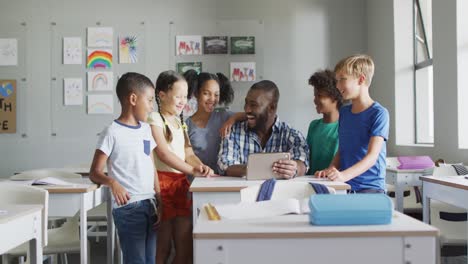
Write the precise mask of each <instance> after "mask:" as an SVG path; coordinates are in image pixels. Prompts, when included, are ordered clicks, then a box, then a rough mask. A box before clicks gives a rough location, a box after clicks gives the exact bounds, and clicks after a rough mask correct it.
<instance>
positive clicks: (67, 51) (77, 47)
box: [63, 38, 83, 64]
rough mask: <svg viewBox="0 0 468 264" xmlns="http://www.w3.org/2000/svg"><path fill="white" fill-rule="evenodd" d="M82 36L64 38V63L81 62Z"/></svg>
mask: <svg viewBox="0 0 468 264" xmlns="http://www.w3.org/2000/svg"><path fill="white" fill-rule="evenodd" d="M82 54H83V51H82V48H81V38H63V64H81V63H82V57H83V55H82Z"/></svg>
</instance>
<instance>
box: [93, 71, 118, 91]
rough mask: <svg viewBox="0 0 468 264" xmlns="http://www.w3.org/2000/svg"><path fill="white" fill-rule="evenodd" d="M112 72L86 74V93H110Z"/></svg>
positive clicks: (112, 86)
mask: <svg viewBox="0 0 468 264" xmlns="http://www.w3.org/2000/svg"><path fill="white" fill-rule="evenodd" d="M113 88H114V73H113V72H88V91H112V90H113Z"/></svg>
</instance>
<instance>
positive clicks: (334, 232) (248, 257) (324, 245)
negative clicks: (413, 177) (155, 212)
mask: <svg viewBox="0 0 468 264" xmlns="http://www.w3.org/2000/svg"><path fill="white" fill-rule="evenodd" d="M437 235H438V230H437V229H436V228H434V227H432V226H429V225H427V224H424V223H422V222H420V221H418V220H416V219H414V218H411V217H408V216H406V215H404V214H402V213H400V212H394V216H393V218H392V223H391V224H389V225H363V226H313V225H310V224H309V219H308V215H282V216H276V217H272V218H260V219H248V220H246V219H244V220H220V221H209V220H208V217H207V215H206V212H204V210H202V212H201V213H200V217H199V220H198V222H197V224H196V225H195V228H194V230H193V239H194V263H195V264H211V263H213V264H219V263H223V264H231V263H271V264H275V263H281V264H284V263H295V264H301V263H304V264H305V263H307V264H308V263H327V264H338V263H339V264H343V263H360V264H374V263H379V264H408V263H411V264H435V263H436V255H437V250H438V249H437V248H436V238H437Z"/></svg>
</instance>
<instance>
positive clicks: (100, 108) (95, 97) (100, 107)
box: [88, 94, 114, 114]
mask: <svg viewBox="0 0 468 264" xmlns="http://www.w3.org/2000/svg"><path fill="white" fill-rule="evenodd" d="M112 113H114V97H113V96H112V94H92V95H91V94H90V95H88V114H112Z"/></svg>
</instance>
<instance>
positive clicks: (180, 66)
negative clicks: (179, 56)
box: [176, 62, 202, 73]
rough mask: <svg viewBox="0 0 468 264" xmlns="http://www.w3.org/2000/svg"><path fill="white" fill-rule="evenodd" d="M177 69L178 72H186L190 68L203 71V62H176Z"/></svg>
mask: <svg viewBox="0 0 468 264" xmlns="http://www.w3.org/2000/svg"><path fill="white" fill-rule="evenodd" d="M176 68H177V69H176V70H177V72H178V73H184V72H186V71H188V70H195V71H196V72H197V73H200V72H202V63H201V62H178V63H177V64H176Z"/></svg>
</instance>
